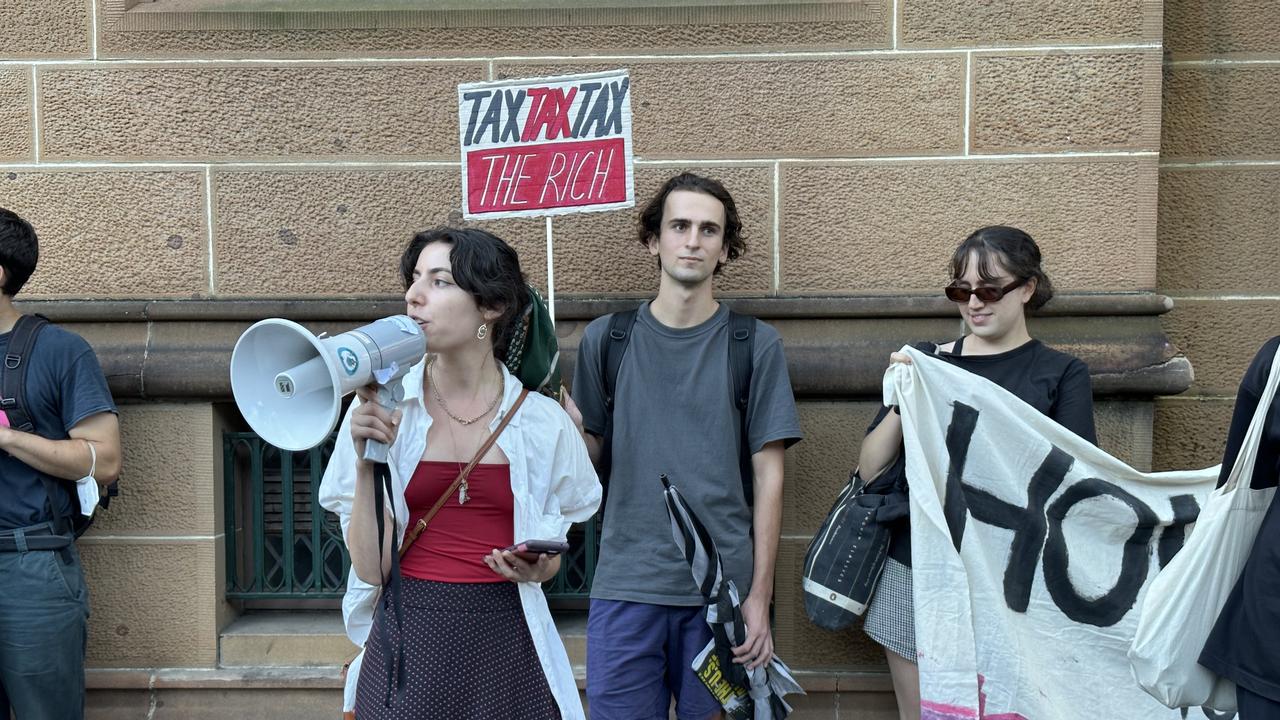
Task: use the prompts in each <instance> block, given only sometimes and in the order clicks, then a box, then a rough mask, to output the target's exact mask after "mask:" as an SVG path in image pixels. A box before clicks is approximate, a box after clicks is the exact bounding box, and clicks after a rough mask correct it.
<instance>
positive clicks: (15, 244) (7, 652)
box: [0, 208, 120, 720]
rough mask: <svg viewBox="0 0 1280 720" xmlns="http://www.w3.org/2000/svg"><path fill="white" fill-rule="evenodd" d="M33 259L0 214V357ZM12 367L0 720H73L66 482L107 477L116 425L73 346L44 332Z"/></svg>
mask: <svg viewBox="0 0 1280 720" xmlns="http://www.w3.org/2000/svg"><path fill="white" fill-rule="evenodd" d="M38 258H39V250H38V244H37V240H36V233H35V230H34V229H33V228H32V227H31V225H30V223H28V222H27V221H25V220H23V219H22V218H20V217H18V216H17V215H15V214H14V213H12V212H10V211H8V210H5V209H3V208H0V355H3V354H5V353H6V351H7V350H8V349H9V343H10V341H11V340H12V336H13V328H14V326H15V325H16V324H17V322H18V319H19V318H20V317H21V316H22V314H21V313H20V312H18V310H17V308H15V307H14V305H13V296H14V295H16V294H17V293H18V291H19V290H21V289H22V286H23V285H24V284H26V282H27V279H28V278H30V277H31V274H32V273H33V272H35V269H36V262H37V260H38ZM22 362H23V363H29V364H28V366H27V371H26V374H25V376H24V380H25V384H24V386H23V393H24V395H25V402H24V407H23V409H24V410H25V411H26V414H27V416H28V417H29V419H30V421H31V425H32V427H30V428H28V430H27V431H24V430H22V429H19V428H16V427H10V426H9V420H8V415H7V414H6V413H4V412H0V587H3V588H4V590H3V591H0V717H5V718H7V717H9V713H10V711H12V712H13V713H14V714H15V715H16V716H17V717H19V718H58V720H75V719H77V718H82V717H84V655H85V639H86V636H87V627H88V624H87V621H88V617H89V595H88V591H87V589H86V588H85V583H84V575H83V573H82V572H81V570H80V556H79V554H78V553H77V552H76V546H75V544H74V543H73V540H74V537H73V536H72V529H71V528H72V522H71V519H72V517H73V515H72V514H73V513H80V512H82V510H81V504H80V502H79V498H78V494H77V490H76V481H82V482H85V483H93V482H97V483H98V484H99V485H100V486H103V487H105V486H106V485H108V484H110V483H111V482H112V481H113V480H115V479H116V476H117V475H118V474H119V472H120V427H119V424H118V422H117V419H116V407H115V403H114V402H113V401H112V399H111V393H110V391H109V390H108V389H107V380H106V378H105V377H104V376H103V374H102V368H101V367H100V366H99V365H98V358H97V356H95V355H94V353H93V349H92V348H90V347H89V344H88V343H86V342H85V341H84V340H83V339H81V338H80V336H78V335H75V334H74V333H71V332H68V331H66V330H63V329H62V328H59V327H57V326H54V325H47V326H45V327H44V328H43V329H42V330H41V331H40V333H39V334H38V335H36V336H35V342H34V344H33V345H32V346H31V352H30V355H29V356H27V357H24V358H23V360H22ZM6 365H7V363H6ZM0 372H11V370H8V369H7V367H6V369H5V370H3V371H0ZM9 410H10V411H12V410H13V408H12V407H9Z"/></svg>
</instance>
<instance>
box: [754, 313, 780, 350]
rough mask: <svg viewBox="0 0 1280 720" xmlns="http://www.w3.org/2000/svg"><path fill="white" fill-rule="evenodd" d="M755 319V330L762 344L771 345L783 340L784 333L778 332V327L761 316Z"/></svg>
mask: <svg viewBox="0 0 1280 720" xmlns="http://www.w3.org/2000/svg"><path fill="white" fill-rule="evenodd" d="M755 321H756V323H755V328H754V332H755V335H756V338H757V340H758V342H759V343H760V344H761V345H770V344H773V343H780V342H782V334H781V333H779V332H778V328H776V327H774V326H772V325H770V324H769V323H767V322H765V321H764V320H761V319H760V318H755Z"/></svg>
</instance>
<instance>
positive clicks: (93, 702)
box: [84, 689, 151, 720]
mask: <svg viewBox="0 0 1280 720" xmlns="http://www.w3.org/2000/svg"><path fill="white" fill-rule="evenodd" d="M150 709H151V697H150V693H148V692H147V691H145V690H138V689H121V690H114V689H113V690H97V689H90V690H89V691H88V692H87V693H86V694H85V701H84V717H85V720H138V718H145V717H147V715H148V713H149V712H150Z"/></svg>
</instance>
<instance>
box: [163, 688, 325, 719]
mask: <svg viewBox="0 0 1280 720" xmlns="http://www.w3.org/2000/svg"><path fill="white" fill-rule="evenodd" d="M155 697H156V707H155V712H154V713H153V714H151V715H149V716H148V717H149V718H151V719H152V720H222V719H223V718H227V717H237V718H265V717H270V718H272V720H312V719H314V718H322V717H331V716H334V715H338V714H339V712H338V711H339V710H341V708H342V689H341V688H336V689H320V688H306V689H303V688H262V689H253V690H241V689H236V688H225V689H222V688H182V687H173V688H163V689H157V690H156V691H155Z"/></svg>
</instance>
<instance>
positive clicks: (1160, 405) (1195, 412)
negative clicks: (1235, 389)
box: [1153, 396, 1235, 470]
mask: <svg viewBox="0 0 1280 720" xmlns="http://www.w3.org/2000/svg"><path fill="white" fill-rule="evenodd" d="M1234 410H1235V397H1234V396H1233V397H1223V398H1180V397H1171V398H1159V399H1157V400H1156V403H1155V423H1154V425H1153V432H1154V435H1155V460H1154V466H1155V469H1156V470H1195V469H1198V468H1206V467H1212V466H1214V465H1217V464H1218V463H1220V462H1222V453H1223V451H1224V450H1225V449H1226V447H1227V434H1228V432H1229V431H1230V429H1231V414H1232V412H1233V411H1234Z"/></svg>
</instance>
